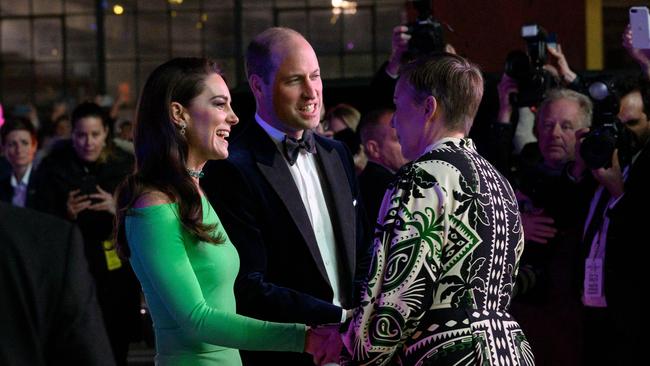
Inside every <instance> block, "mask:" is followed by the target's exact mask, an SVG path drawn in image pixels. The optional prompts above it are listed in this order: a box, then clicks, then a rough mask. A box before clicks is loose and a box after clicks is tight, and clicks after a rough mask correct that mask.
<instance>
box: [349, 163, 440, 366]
mask: <svg viewBox="0 0 650 366" xmlns="http://www.w3.org/2000/svg"><path fill="white" fill-rule="evenodd" d="M426 170H429V169H428V168H427V169H426ZM426 170H425V169H422V168H420V167H418V165H417V164H412V165H410V166H409V167H408V168H407V169H403V170H402V171H401V172H400V175H399V177H398V178H397V180H396V183H395V184H394V185H393V186H391V187H390V188H389V190H388V191H387V192H386V195H385V196H384V201H383V203H382V207H381V209H380V212H379V217H382V218H383V220H382V223H378V226H377V229H376V231H375V235H374V240H373V258H372V263H371V265H370V269H369V273H368V276H367V278H366V281H365V283H364V285H363V287H362V289H363V292H362V294H361V304H360V306H359V307H358V308H357V309H356V310H355V312H354V315H353V317H352V319H351V321H350V323H349V325H348V328H347V330H345V331H344V332H343V334H342V338H343V343H344V345H345V347H344V350H343V356H342V362H343V364H345V363H346V362H349V363H351V364H355V365H356V364H360V365H386V364H389V363H391V358H392V356H393V354H394V353H395V351H396V350H398V349H399V348H400V347H401V346H402V345H403V344H404V341H405V340H406V339H408V338H409V337H410V336H411V335H412V333H413V331H414V330H415V327H416V324H417V320H418V319H420V318H421V317H422V316H423V314H424V313H425V311H426V310H428V309H429V308H430V306H431V302H432V300H431V299H432V298H433V296H432V292H433V290H434V284H435V282H436V281H437V279H438V276H439V273H440V266H441V252H442V243H443V240H444V237H445V231H446V229H445V227H446V226H447V225H446V224H445V223H446V222H447V219H446V216H447V215H446V213H445V206H446V204H445V202H446V200H447V194H446V192H445V191H444V190H443V189H442V188H441V186H440V185H439V184H438V182H437V181H436V180H435V178H434V177H433V176H432V175H430V174H429V173H427V171H426ZM431 171H435V170H431Z"/></svg>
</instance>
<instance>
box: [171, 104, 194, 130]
mask: <svg viewBox="0 0 650 366" xmlns="http://www.w3.org/2000/svg"><path fill="white" fill-rule="evenodd" d="M169 109H170V111H171V115H172V116H171V117H172V122H174V123H175V124H176V125H179V126H180V124H181V123H183V122H184V123H185V124H186V125H187V122H188V121H189V118H190V116H189V115H188V114H187V111H186V110H185V107H183V105H182V104H180V103H178V102H172V104H171V105H170V108H169Z"/></svg>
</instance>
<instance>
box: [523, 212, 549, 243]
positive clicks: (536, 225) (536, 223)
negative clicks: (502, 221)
mask: <svg viewBox="0 0 650 366" xmlns="http://www.w3.org/2000/svg"><path fill="white" fill-rule="evenodd" d="M554 223H555V221H554V220H553V218H552V217H550V216H546V215H544V214H543V213H542V212H539V213H537V212H524V213H522V214H521V224H522V225H523V227H524V239H526V240H527V241H528V240H532V241H534V242H537V243H542V244H546V243H548V241H549V240H550V239H553V238H554V237H555V234H557V229H556V228H555V226H554V225H553V224H554Z"/></svg>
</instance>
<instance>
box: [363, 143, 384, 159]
mask: <svg viewBox="0 0 650 366" xmlns="http://www.w3.org/2000/svg"><path fill="white" fill-rule="evenodd" d="M363 146H364V148H365V150H366V155H368V157H369V158H371V159H375V160H377V159H379V155H380V154H379V144H378V143H377V141H375V140H368V141H366V143H365V145H363Z"/></svg>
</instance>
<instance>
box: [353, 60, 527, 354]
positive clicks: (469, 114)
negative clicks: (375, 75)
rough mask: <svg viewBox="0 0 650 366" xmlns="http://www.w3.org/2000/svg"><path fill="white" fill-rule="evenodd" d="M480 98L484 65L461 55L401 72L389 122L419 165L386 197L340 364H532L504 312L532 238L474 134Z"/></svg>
mask: <svg viewBox="0 0 650 366" xmlns="http://www.w3.org/2000/svg"><path fill="white" fill-rule="evenodd" d="M482 95H483V78H482V76H481V72H480V71H479V69H478V68H477V67H476V66H475V65H473V64H471V63H470V62H468V61H466V60H465V59H463V58H462V57H459V56H456V55H451V54H438V55H434V56H427V57H425V58H422V59H419V60H417V61H415V62H414V63H411V64H409V65H408V66H406V69H405V70H404V72H403V73H402V74H401V76H400V79H399V80H398V82H397V85H396V87H395V93H394V101H395V105H396V107H397V109H396V111H395V115H394V117H393V121H392V123H393V127H394V128H396V130H397V134H398V136H399V140H400V143H401V145H402V151H403V153H404V156H405V157H406V158H407V159H409V160H412V162H411V163H409V164H406V165H405V166H404V167H403V168H402V169H401V170H400V172H399V173H398V175H397V177H396V178H395V180H394V182H393V183H392V184H391V185H390V186H389V188H388V190H387V192H386V194H385V196H384V200H383V203H382V207H381V209H380V211H379V217H380V223H378V227H377V229H376V232H375V234H374V241H373V253H372V255H373V257H372V263H371V265H370V270H369V273H368V276H367V278H366V281H365V284H364V287H363V289H362V294H361V305H360V306H359V307H358V308H357V309H355V311H354V315H353V317H352V319H351V321H350V322H349V323H348V325H347V329H344V330H343V332H342V341H343V344H344V347H343V353H342V356H341V364H343V365H396V364H397V365H430V364H435V365H533V364H534V356H533V354H532V351H531V349H530V345H529V343H528V341H527V340H526V337H525V335H524V333H523V331H522V329H521V327H520V326H519V324H518V323H517V321H516V320H515V319H514V318H512V316H510V315H509V313H508V308H509V306H510V302H511V299H512V296H513V286H514V283H515V278H516V276H517V271H518V267H519V259H520V257H521V254H522V252H523V244H524V237H523V231H522V226H521V217H520V216H519V211H518V209H517V200H516V198H515V195H514V193H513V190H512V187H511V186H510V184H509V183H508V181H507V180H506V179H505V178H504V177H503V176H502V175H501V174H499V173H498V171H497V170H496V169H495V168H494V167H493V166H492V165H491V164H490V163H489V162H488V161H487V160H485V159H484V158H483V157H481V156H480V155H479V154H478V153H477V152H476V149H475V147H474V143H473V142H472V140H470V139H468V138H466V136H467V133H468V132H469V129H470V127H471V125H472V122H473V119H474V116H475V115H476V110H477V109H478V105H479V102H480V101H481V97H482ZM382 223H383V224H382Z"/></svg>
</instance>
